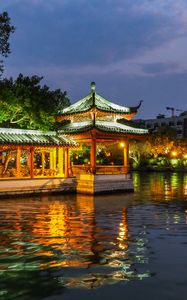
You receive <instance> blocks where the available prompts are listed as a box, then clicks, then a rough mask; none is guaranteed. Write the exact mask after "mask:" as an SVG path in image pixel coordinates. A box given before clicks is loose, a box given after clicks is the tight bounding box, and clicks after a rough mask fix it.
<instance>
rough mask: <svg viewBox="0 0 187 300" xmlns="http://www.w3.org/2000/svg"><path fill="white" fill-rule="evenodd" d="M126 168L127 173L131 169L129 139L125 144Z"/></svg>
mask: <svg viewBox="0 0 187 300" xmlns="http://www.w3.org/2000/svg"><path fill="white" fill-rule="evenodd" d="M124 168H125V173H128V171H129V141H128V140H127V141H126V142H125V146H124Z"/></svg>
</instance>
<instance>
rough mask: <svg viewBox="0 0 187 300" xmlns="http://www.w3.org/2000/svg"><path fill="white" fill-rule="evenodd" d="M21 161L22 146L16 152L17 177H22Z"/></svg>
mask: <svg viewBox="0 0 187 300" xmlns="http://www.w3.org/2000/svg"><path fill="white" fill-rule="evenodd" d="M20 159H21V148H20V146H18V147H17V151H16V177H20V170H21V166H20Z"/></svg>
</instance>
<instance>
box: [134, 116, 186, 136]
mask: <svg viewBox="0 0 187 300" xmlns="http://www.w3.org/2000/svg"><path fill="white" fill-rule="evenodd" d="M136 122H137V123H141V124H142V125H144V127H145V128H147V129H149V130H150V132H157V130H158V128H159V127H161V126H170V127H172V128H174V129H176V134H177V138H178V139H182V138H187V111H184V112H182V113H181V114H180V115H179V116H171V117H165V115H162V114H160V115H158V116H157V117H156V118H155V119H148V120H137V121H136Z"/></svg>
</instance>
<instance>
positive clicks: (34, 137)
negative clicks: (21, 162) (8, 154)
mask: <svg viewBox="0 0 187 300" xmlns="http://www.w3.org/2000/svg"><path fill="white" fill-rule="evenodd" d="M0 145H31V146H77V145H78V144H77V143H76V142H75V141H73V140H72V139H71V138H69V137H66V136H58V135H57V133H56V132H53V131H51V132H46V133H45V132H42V131H39V130H22V129H12V128H0Z"/></svg>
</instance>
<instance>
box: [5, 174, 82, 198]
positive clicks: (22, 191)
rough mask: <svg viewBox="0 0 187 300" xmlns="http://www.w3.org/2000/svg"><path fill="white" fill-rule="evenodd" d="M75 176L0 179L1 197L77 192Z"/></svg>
mask: <svg viewBox="0 0 187 300" xmlns="http://www.w3.org/2000/svg"><path fill="white" fill-rule="evenodd" d="M75 192H76V180H75V178H45V179H41V178H40V179H14V180H0V198H1V197H12V196H18V195H20V196H21V195H23V196H29V195H40V194H44V193H45V194H46V193H62V194H64V193H75Z"/></svg>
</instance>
